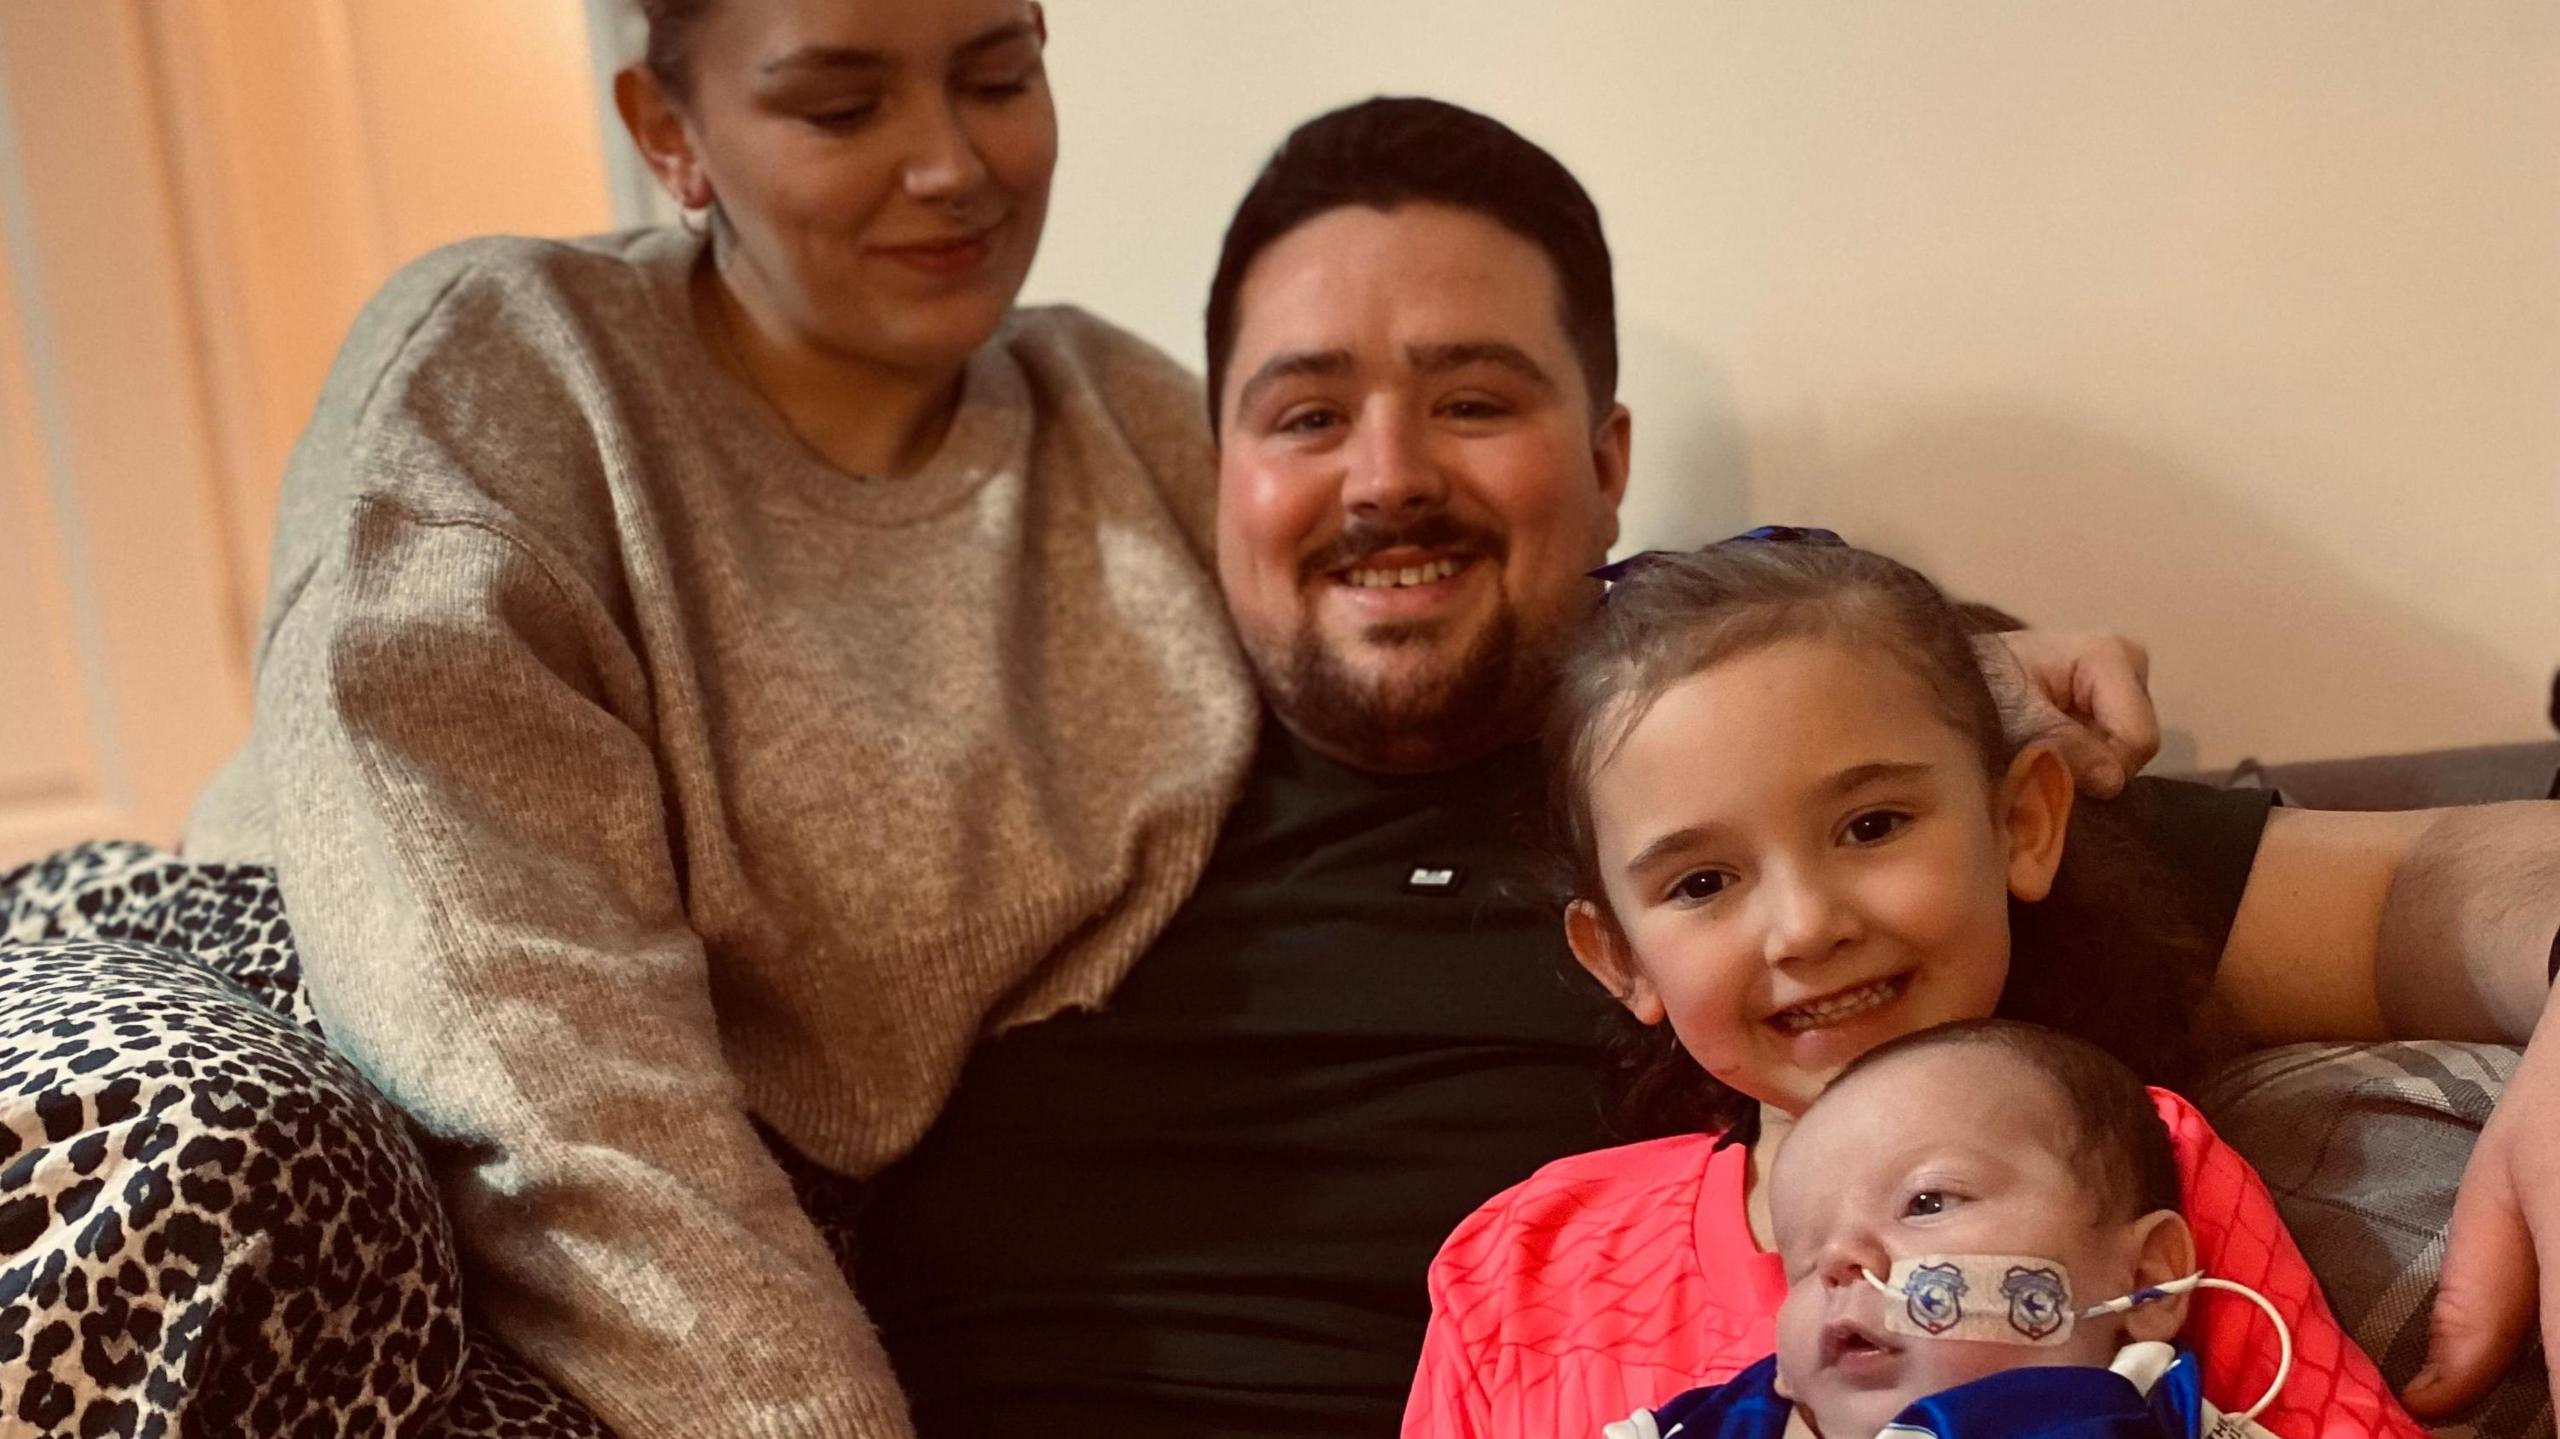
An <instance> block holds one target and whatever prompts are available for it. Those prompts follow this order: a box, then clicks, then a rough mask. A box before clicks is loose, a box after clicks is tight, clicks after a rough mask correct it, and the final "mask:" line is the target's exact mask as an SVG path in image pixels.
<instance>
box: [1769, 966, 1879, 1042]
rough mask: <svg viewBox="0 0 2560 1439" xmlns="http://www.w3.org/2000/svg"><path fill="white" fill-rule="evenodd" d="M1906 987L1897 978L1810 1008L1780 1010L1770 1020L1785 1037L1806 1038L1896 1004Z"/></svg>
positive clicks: (1853, 990) (1848, 992) (1808, 1005)
mask: <svg viewBox="0 0 2560 1439" xmlns="http://www.w3.org/2000/svg"><path fill="white" fill-rule="evenodd" d="M1904 983H1905V979H1904V976H1902V975H1895V976H1893V977H1892V978H1891V979H1879V980H1877V981H1876V982H1875V983H1873V984H1862V985H1859V986H1858V987H1857V988H1856V989H1847V990H1842V991H1841V992H1840V993H1838V994H1835V995H1832V996H1830V997H1828V998H1826V999H1817V1000H1814V1001H1813V1002H1812V1003H1810V1004H1799V1005H1796V1006H1794V1007H1793V1008H1790V1009H1782V1010H1779V1011H1778V1012H1777V1013H1776V1014H1773V1015H1771V1016H1769V1022H1770V1023H1771V1024H1774V1025H1776V1026H1777V1027H1778V1029H1779V1031H1780V1032H1781V1033H1784V1034H1802V1033H1804V1032H1805V1031H1806V1030H1808V1029H1820V1028H1821V1027H1823V1026H1824V1025H1826V1024H1838V1023H1839V1022H1840V1021H1842V1020H1844V1019H1848V1018H1851V1017H1852V1016H1855V1015H1860V1014H1864V1013H1866V1012H1867V1011H1868V1010H1870V1009H1874V1008H1875V1007H1877V1006H1878V1005H1882V1004H1890V1003H1892V1002H1893V1000H1894V999H1895V997H1896V996H1898V995H1900V994H1901V993H1902V989H1903V985H1904Z"/></svg>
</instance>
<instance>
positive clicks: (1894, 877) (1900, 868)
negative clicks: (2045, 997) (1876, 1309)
mask: <svg viewBox="0 0 2560 1439" xmlns="http://www.w3.org/2000/svg"><path fill="white" fill-rule="evenodd" d="M1548 761H1549V763H1548V773H1549V775H1550V777H1551V783H1552V784H1553V786H1554V789H1553V793H1552V796H1551V800H1552V803H1551V809H1552V812H1553V813H1554V815H1555V817H1556V821H1557V825H1556V828H1557V840H1558V845H1557V847H1558V848H1559V850H1561V851H1562V853H1563V855H1564V856H1565V857H1566V859H1567V861H1568V862H1569V864H1570V865H1571V866H1572V870H1573V877H1572V889H1573V894H1574V898H1573V902H1572V903H1571V905H1570V906H1569V907H1568V909H1567V912H1566V921H1565V929H1566V937H1567V939H1568V940H1569V941H1570V942H1571V944H1572V946H1573V950H1574V954H1575V955H1576V957H1577V958H1579V959H1580V960H1581V961H1582V963H1583V965H1584V967H1586V968H1587V969H1589V970H1590V971H1591V972H1592V973H1593V974H1594V975H1595V976H1597V977H1598V978H1600V980H1601V981H1602V982H1603V983H1605V984H1607V985H1608V986H1609V987H1610V988H1611V990H1612V991H1614V992H1615V993H1616V994H1617V995H1618V997H1619V999H1620V1000H1621V1002H1623V1003H1624V1004H1625V1005H1626V1007H1627V1009H1628V1011H1629V1012H1630V1013H1631V1014H1633V1015H1634V1016H1635V1018H1636V1019H1638V1020H1640V1021H1642V1022H1643V1023H1644V1024H1646V1025H1649V1026H1653V1027H1654V1032H1655V1033H1657V1034H1659V1033H1660V1032H1661V1031H1662V1030H1664V1029H1666V1028H1667V1029H1668V1030H1669V1031H1670V1032H1671V1033H1672V1034H1675V1035H1676V1036H1677V1040H1678V1045H1677V1047H1676V1048H1675V1047H1674V1046H1672V1045H1669V1044H1664V1045H1661V1046H1659V1050H1660V1053H1661V1056H1662V1058H1663V1059H1666V1060H1668V1061H1669V1063H1668V1064H1660V1063H1657V1064H1655V1065H1653V1066H1650V1067H1651V1068H1652V1069H1653V1070H1655V1071H1658V1072H1661V1073H1662V1075H1663V1081H1664V1085H1665V1087H1666V1089H1669V1090H1671V1091H1673V1092H1680V1091H1682V1090H1683V1088H1684V1087H1685V1091H1686V1092H1688V1093H1693V1094H1698V1095H1700V1096H1701V1097H1702V1098H1703V1099H1704V1100H1705V1101H1706V1102H1705V1103H1704V1104H1703V1105H1702V1106H1701V1107H1700V1110H1699V1112H1695V1113H1692V1114H1690V1115H1688V1116H1686V1118H1687V1119H1688V1121H1689V1122H1690V1123H1691V1124H1694V1125H1697V1126H1699V1127H1721V1126H1722V1125H1723V1124H1728V1123H1730V1122H1732V1121H1733V1120H1734V1119H1736V1118H1738V1117H1739V1114H1740V1111H1741V1110H1742V1108H1743V1107H1744V1104H1746V1103H1747V1102H1750V1101H1757V1102H1760V1103H1767V1104H1773V1105H1776V1106H1778V1107H1779V1108H1781V1109H1784V1110H1787V1111H1789V1112H1795V1111H1800V1110H1801V1109H1803V1107H1804V1106H1805V1105H1806V1104H1807V1103H1809V1102H1811V1100H1812V1098H1813V1096H1814V1095H1815V1094H1817V1093H1819V1092H1820V1091H1821V1088H1822V1085H1823V1083H1824V1082H1825V1081H1827V1080H1828V1079H1829V1078H1830V1076H1831V1075H1833V1074H1835V1073H1837V1072H1839V1070H1840V1068H1841V1067H1842V1066H1843V1065H1845V1064H1847V1063H1848V1062H1849V1061H1851V1060H1852V1059H1855V1058H1856V1057H1857V1056H1858V1055H1860V1054H1862V1053H1864V1052H1866V1051H1867V1050H1868V1049H1871V1048H1873V1047H1874V1046H1876V1045H1878V1044H1881V1043H1883V1042H1884V1041H1886V1040H1888V1039H1892V1038H1894V1037H1896V1036H1898V1035H1903V1034H1908V1033H1911V1032H1913V1031H1915V1030H1919V1029H1924V1028H1927V1027H1928V1026H1930V1025H1933V1024H1940V1023H1944V1022H1946V1021H1949V1020H1956V1019H1970V1018H1978V1017H1981V1016H1983V1015H1988V1014H1990V1013H1991V1012H1992V1011H1993V1009H1994V1007H1995V1006H1996V1005H1997V1004H1998V1002H1999V998H2000V994H2001V991H2002V987H2003V985H2004V984H2005V982H2006V981H2007V978H2008V971H2009V928H2008V903H2009V901H2010V899H2011V898H2012V897H2013V896H2015V897H2018V898H2022V899H2028V900H2034V899H2038V898H2041V897H2042V896H2043V895H2044V894H2045V892H2046V891H2047V889H2048V888H2049V887H2050V886H2051V884H2052V882H2053V877H2054V872H2055V868H2056V866H2057V865H2058V864H2059V863H2060V860H2061V855H2062V841H2063V831H2064V828H2065V826H2066V824H2067V823H2068V817H2069V813H2070V807H2071V781H2070V776H2069V775H2068V773H2067V772H2066V771H2065V770H2064V768H2063V766H2062V763H2061V761H2060V760H2059V759H2058V758H2056V757H2055V755H2054V754H2053V753H2052V751H2050V750H2049V749H2047V748H2045V747H2043V746H2039V745H2030V746H2026V747H2024V748H2021V747H2019V746H2016V745H2013V744H2012V743H2010V742H2009V740H2008V739H2007V738H2006V737H2005V736H2004V734H2003V732H2002V729H2001V722H2000V713H1999V709H1998V706H1997V705H1996V704H1994V702H1993V699H1992V694H1991V690H1990V687H1989V685H1988V684H1987V683H1986V682H1985V680H1984V678H1983V674H1982V670H1981V668H1980V664H1979V661H1978V660H1977V658H1976V654H1975V649H1974V644H1973V636H1972V634H1971V633H1970V630H1969V627H1968V626H1967V624H1966V623H1965V620H1964V618H1963V617H1962V616H1961V615H1960V614H1959V612H1958V611H1957V609H1956V607H1955V606H1953V605H1952V604H1950V603H1949V602H1948V601H1947V598H1946V596H1945V595H1944V594H1942V593H1940V591H1939V590H1938V588H1937V586H1935V585H1933V584H1931V583H1930V582H1929V580H1928V579H1927V578H1926V577H1924V576H1922V575H1921V574H1919V573H1918V572H1916V571H1914V570H1912V569H1911V568H1910V567H1908V566H1906V565H1902V564H1898V563H1896V562H1895V561H1893V560H1891V559H1888V558H1886V557H1885V556H1882V555H1878V554H1874V553H1872V552H1869V551H1865V550H1859V549H1855V548H1852V547H1850V546H1846V545H1841V544H1838V543H1836V542H1833V543H1828V544H1824V543H1771V542H1749V541H1729V542H1727V543H1725V544H1721V545H1715V546H1710V547H1709V548H1707V549H1704V550H1700V551H1697V552H1695V553H1692V554H1683V555H1664V556H1660V557H1656V558H1654V559H1652V560H1650V561H1649V562H1648V563H1646V564H1645V565H1643V566H1641V567H1640V568H1638V569H1637V570H1635V571H1634V572H1632V573H1630V574H1628V575H1626V576H1625V577H1623V578H1622V579H1621V580H1620V582H1619V583H1618V584H1617V585H1616V586H1615V587H1614V588H1613V589H1612V590H1611V591H1610V594H1609V599H1608V603H1607V604H1606V605H1605V606H1604V607H1603V609H1602V611H1601V613H1600V614H1599V616H1598V617H1597V618H1596V619H1595V621H1594V622H1593V623H1592V625H1591V626H1590V627H1589V629H1588V631H1587V632H1586V634H1585V635H1584V637H1583V638H1582V639H1581V641H1580V642H1579V643H1578V645H1577V647H1576V650H1575V653H1574V654H1573V655H1572V656H1571V658H1570V659H1569V661H1568V663H1567V666H1566V669H1565V671H1564V673H1563V675H1562V677H1561V681H1560V683H1559V685H1558V687H1557V697H1556V701H1555V710H1554V715H1553V718H1552V721H1551V723H1550V726H1549V733H1548ZM1682 1049H1685V1051H1686V1053H1687V1055H1688V1056H1689V1057H1690V1058H1691V1059H1694V1060H1695V1065H1694V1066H1693V1065H1691V1064H1689V1063H1687V1062H1686V1061H1683V1060H1680V1059H1679V1058H1678V1054H1679V1052H1680V1050H1682ZM1698 1067H1703V1068H1704V1069H1705V1070H1706V1071H1707V1073H1708V1074H1709V1075H1711V1076H1712V1077H1713V1078H1714V1080H1715V1081H1716V1083H1717V1085H1718V1086H1720V1087H1718V1088H1706V1087H1702V1086H1700V1085H1698V1083H1697V1074H1696V1070H1697V1068H1698ZM1719 1105H1721V1106H1722V1107H1721V1108H1719V1107H1718V1106H1719Z"/></svg>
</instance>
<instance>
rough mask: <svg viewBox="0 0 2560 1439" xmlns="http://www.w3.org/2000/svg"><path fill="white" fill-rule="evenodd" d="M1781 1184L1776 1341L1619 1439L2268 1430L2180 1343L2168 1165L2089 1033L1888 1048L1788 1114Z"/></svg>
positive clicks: (2148, 1123) (1973, 1028) (1992, 1028)
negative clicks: (1758, 1357)
mask: <svg viewBox="0 0 2560 1439" xmlns="http://www.w3.org/2000/svg"><path fill="white" fill-rule="evenodd" d="M1769 1198H1770V1209H1771V1219H1772V1224H1773V1228H1774V1231H1775V1236H1776V1240H1777V1247H1778V1250H1779V1253H1780V1254H1781V1255H1782V1256H1783V1258H1784V1259H1785V1261H1786V1272H1787V1283H1788V1291H1787V1298H1786V1302H1785V1303H1784V1305H1783V1306H1781V1308H1780V1309H1779V1311H1778V1324H1777V1353H1776V1354H1775V1355H1773V1356H1771V1357H1770V1358H1768V1359H1764V1360H1762V1361H1761V1362H1760V1363H1758V1364H1755V1365H1753V1366H1751V1367H1750V1368H1749V1369H1746V1370H1744V1371H1743V1372H1742V1373H1741V1374H1739V1375H1737V1376H1735V1378H1734V1379H1733V1380H1731V1381H1730V1382H1728V1383H1725V1384H1721V1385H1717V1386H1714V1387H1712V1388H1706V1389H1698V1390H1692V1391H1691V1392H1689V1393H1687V1394H1683V1395H1681V1396H1680V1397H1679V1398H1676V1399H1674V1400H1672V1401H1671V1402H1670V1403H1668V1404H1666V1405H1663V1406H1662V1407H1661V1408H1659V1409H1656V1410H1652V1411H1650V1412H1646V1413H1639V1414H1637V1415H1636V1416H1634V1417H1633V1418H1631V1419H1629V1420H1626V1421H1624V1422H1622V1423H1619V1424H1613V1425H1610V1426H1609V1427H1608V1429H1607V1431H1606V1435H1607V1439H1669V1436H1674V1435H1676V1436H1678V1439H1715V1436H1731V1439H1746V1436H1748V1439H1760V1436H1766V1439H1780V1436H1792V1435H1810V1436H1820V1439H1874V1436H1877V1435H1879V1434H1883V1435H1889V1436H1900V1435H1913V1436H1920V1435H1935V1436H1940V1439H1955V1436H1957V1435H1959V1434H1962V1435H1977V1434H1981V1435H2002V1436H2010V1439H2015V1436H2022V1435H2029V1434H2055V1435H2060V1434H2066V1433H2067V1434H2069V1435H2072V1436H2084V1435H2085V1436H2090V1439H2096V1436H2101V1435H2103V1436H2110V1439H2114V1436H2136V1435H2139V1436H2170V1435H2175V1436H2181V1439H2183V1436H2189V1435H2197V1434H2217V1435H2235V1434H2238V1435H2245V1434H2252V1433H2261V1432H2263V1431H2259V1430H2257V1429H2256V1428H2255V1426H2253V1425H2249V1424H2247V1422H2246V1421H2245V1420H2240V1419H2233V1420H2227V1421H2226V1420H2223V1419H2221V1416H2219V1415H2217V1414H2215V1413H2214V1412H2213V1411H2212V1410H2211V1409H2210V1408H2209V1407H2207V1406H2205V1405H2204V1404H2203V1403H2202V1401H2201V1398H2200V1395H2199V1391H2198V1386H2197V1384H2196V1380H2195V1372H2194V1371H2195V1367H2196V1366H2195V1365H2194V1363H2193V1362H2192V1361H2190V1360H2188V1359H2186V1358H2184V1357H2183V1356H2181V1355H2180V1354H2179V1352H2178V1351H2177V1350H2175V1349H2174V1348H2173V1347H2172V1346H2171V1344H2170V1343H2169V1342H2168V1341H2171V1340H2173V1339H2174V1338H2175V1337H2176V1335H2177V1333H2178V1329H2179V1327H2180V1325H2181V1324H2182V1323H2183V1322H2184V1320H2185V1317H2186V1309H2187V1290H2186V1288H2185V1287H2184V1286H2183V1285H2182V1284H2181V1283H2180V1281H2183V1280H2186V1279H2187V1278H2188V1276H2190V1275H2192V1274H2193V1273H2194V1270H2195V1243H2194V1239H2193V1237H2192V1236H2191V1235H2190V1233H2189V1232H2188V1229H2187V1225H2186V1221H2185V1220H2184V1219H2183V1218H2181V1217H2180V1215H2179V1212H2178V1205H2179V1179H2178V1167H2177V1163H2176V1160H2175V1159H2174V1157H2173V1154H2172V1150H2171V1145H2170V1139H2169V1134H2168V1131H2167V1129H2166V1127H2165V1126H2164V1125H2163V1124H2162V1123H2161V1120H2160V1116H2159V1113H2158V1111H2157V1110H2156V1109H2155V1108H2154V1106H2153V1103H2152V1099H2151V1096H2150V1093H2149V1092H2148V1091H2146V1090H2145V1089H2144V1088H2143V1086H2142V1084H2141V1083H2140V1082H2139V1081H2138V1080H2136V1079H2135V1078H2134V1076H2133V1074H2132V1073H2131V1071H2129V1070H2127V1069H2126V1068H2125V1067H2124V1066H2123V1065H2122V1064H2120V1063H2118V1062H2117V1061H2116V1060H2114V1059H2113V1058H2110V1057H2109V1056H2108V1055H2106V1054H2105V1053H2103V1052H2102V1051H2100V1050H2098V1049H2097V1048H2096V1047H2094V1046H2092V1045H2089V1044H2087V1043H2084V1042H2083V1041H2080V1040H2077V1039H2073V1038H2070V1037H2068V1036H2066V1035H2062V1034H2058V1033H2056V1032H2054V1031H2051V1030H2046V1029H2040V1028H2037V1027H2035V1026H2032V1025H2026V1024H2019V1023H2015V1022H2012V1021H2007V1020H1997V1019H1993V1020H1971V1021H1966V1022H1962V1023H1957V1024H1950V1025H1944V1026H1941V1027H1939V1028H1936V1029H1929V1030H1922V1031H1920V1032H1918V1033H1916V1034H1911V1035H1906V1036H1904V1037H1903V1038H1901V1039H1898V1040H1894V1041H1891V1042H1889V1043H1886V1044H1884V1045H1881V1046H1878V1047H1877V1048H1876V1049H1874V1050H1872V1051H1870V1052H1869V1053H1867V1054H1866V1055H1865V1056H1863V1057H1862V1058H1860V1059H1859V1060H1857V1061H1856V1062H1854V1063H1852V1064H1851V1065H1849V1066H1848V1067H1847V1068H1846V1069H1844V1070H1843V1071H1842V1072H1841V1073H1840V1075H1839V1077H1838V1078H1837V1079H1835V1080H1833V1081H1832V1083H1831V1085H1830V1086H1829V1088H1827V1089H1825V1090H1824V1091H1823V1093H1822V1094H1821V1096H1820V1097H1819V1098H1818V1099H1817V1100H1815V1101H1814V1103H1813V1104H1812V1105H1810V1106H1809V1107H1808V1108H1807V1109H1806V1110H1805V1112H1804V1114H1803V1117H1802V1118H1801V1119H1799V1120H1798V1121H1797V1123H1796V1125H1795V1128H1794V1132H1793V1133H1792V1134H1791V1135H1789V1136H1788V1137H1787V1138H1786V1140H1785V1142H1784V1143H1783V1144H1782V1145H1781V1146H1780V1148H1779V1151H1778V1157H1777V1163H1776V1169H1775V1172H1774V1173H1773V1174H1772V1176H1771V1178H1770V1190H1769ZM2163 1286H2167V1292H2163ZM2106 1301H2116V1302H2114V1303H2108V1302H2106ZM2278 1342H2279V1340H2278V1338H2277V1336H2276V1334H2275V1333H2274V1332H2273V1330H2272V1327H2271V1328H2270V1332H2269V1334H2268V1343H2269V1345H2270V1346H2274V1345H2276V1344H2277V1343H2278ZM1888 1426H1892V1427H1888ZM2217 1426H2218V1427H2217Z"/></svg>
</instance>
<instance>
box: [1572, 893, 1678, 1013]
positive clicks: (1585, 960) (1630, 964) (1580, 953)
mask: <svg viewBox="0 0 2560 1439" xmlns="http://www.w3.org/2000/svg"><path fill="white" fill-rule="evenodd" d="M1564 942H1565V944H1566V945H1567V946H1569V947H1570V948H1571V949H1572V950H1573V957H1574V959H1575V960H1577V961H1578V962H1580V964H1581V965H1582V967H1583V968H1584V969H1585V970H1587V971H1589V972H1590V975H1591V977H1592V978H1593V979H1596V980H1598V981H1600V987H1601V988H1603V989H1605V990H1607V991H1609V993H1611V994H1612V995H1615V996H1616V997H1617V1000H1618V1003H1620V1004H1623V1005H1625V1006H1626V1007H1627V1013H1629V1014H1632V1015H1634V1016H1635V1017H1636V1021H1637V1022H1638V1023H1640V1024H1660V1023H1661V1022H1662V1013H1663V1011H1662V997H1661V996H1660V995H1658V994H1656V993H1654V992H1653V986H1652V985H1650V984H1648V983H1646V982H1645V977H1644V975H1643V974H1642V973H1641V972H1639V971H1638V970H1637V969H1636V965H1635V953H1634V951H1633V950H1631V949H1629V948H1628V946H1627V937H1626V936H1625V935H1623V934H1620V933H1619V932H1618V925H1617V921H1615V920H1613V919H1611V918H1609V916H1607V915H1606V914H1603V913H1601V912H1600V906H1598V905H1596V904H1593V903H1592V902H1591V901H1589V900H1587V899H1577V900H1575V901H1574V902H1573V903H1571V904H1568V905H1566V906H1565V907H1564Z"/></svg>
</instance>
